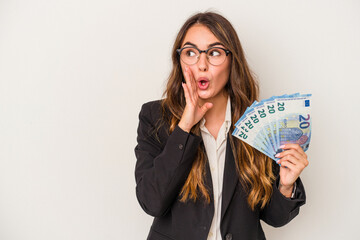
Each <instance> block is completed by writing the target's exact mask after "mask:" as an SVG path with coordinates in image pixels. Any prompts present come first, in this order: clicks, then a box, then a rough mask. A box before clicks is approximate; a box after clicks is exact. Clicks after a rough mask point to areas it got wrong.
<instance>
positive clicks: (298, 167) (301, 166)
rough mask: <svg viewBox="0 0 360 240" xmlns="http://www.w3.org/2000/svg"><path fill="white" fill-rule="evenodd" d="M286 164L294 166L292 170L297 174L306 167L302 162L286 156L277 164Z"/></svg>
mask: <svg viewBox="0 0 360 240" xmlns="http://www.w3.org/2000/svg"><path fill="white" fill-rule="evenodd" d="M286 162H288V163H291V164H292V165H293V166H294V169H293V170H296V171H297V172H299V173H300V172H302V170H303V169H304V168H305V167H306V165H305V164H304V163H303V162H302V161H300V160H299V159H297V158H296V157H294V156H292V155H287V156H285V157H283V158H282V159H280V160H279V161H278V162H277V163H278V164H281V165H284V163H286Z"/></svg>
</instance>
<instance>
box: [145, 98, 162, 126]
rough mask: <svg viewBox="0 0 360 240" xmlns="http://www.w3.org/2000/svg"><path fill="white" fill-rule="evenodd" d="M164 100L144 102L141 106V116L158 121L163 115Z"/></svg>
mask: <svg viewBox="0 0 360 240" xmlns="http://www.w3.org/2000/svg"><path fill="white" fill-rule="evenodd" d="M162 101H163V100H155V101H150V102H146V103H144V104H143V105H142V106H141V111H140V113H139V118H140V119H141V118H142V117H145V118H147V119H149V120H151V121H157V120H158V119H159V118H161V117H162V106H161V104H162Z"/></svg>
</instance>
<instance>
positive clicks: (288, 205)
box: [135, 100, 306, 240]
mask: <svg viewBox="0 0 360 240" xmlns="http://www.w3.org/2000/svg"><path fill="white" fill-rule="evenodd" d="M165 114H169V113H166V112H165ZM164 117H165V116H164V115H163V112H162V109H161V101H160V100H159V101H153V102H149V103H146V104H144V105H143V106H142V108H141V111H140V114H139V126H138V136H137V142H138V144H137V146H136V147H135V155H136V158H137V162H136V167H135V179H136V196H137V199H138V201H139V203H140V206H141V207H142V209H143V210H144V211H145V212H146V213H147V214H149V215H151V216H154V221H153V224H152V226H151V228H150V232H149V235H148V238H147V239H148V240H206V239H207V236H208V233H209V230H210V226H211V222H212V219H213V215H214V199H213V195H212V194H213V193H212V180H211V173H210V169H209V165H208V164H207V165H206V169H205V170H206V174H205V179H204V182H205V185H206V186H207V187H208V191H209V194H210V199H211V200H210V203H206V201H205V199H204V198H202V197H200V199H198V200H197V201H196V202H193V201H192V200H188V201H186V202H180V197H179V193H180V191H181V188H182V187H183V185H184V183H185V181H186V179H187V176H188V174H189V172H190V169H191V167H192V163H193V161H194V159H195V156H196V153H197V151H198V146H199V145H200V144H202V138H201V136H197V135H194V134H192V133H187V132H185V131H183V130H182V129H181V128H179V127H178V126H177V127H176V128H175V129H174V131H173V132H172V133H171V134H169V132H168V129H169V125H168V124H167V123H163V124H160V125H159V122H160V121H161V119H163V118H164ZM231 137H233V136H232V135H231V134H230V133H229V135H228V139H227V146H226V157H225V169H224V180H223V191H222V206H221V223H220V232H221V237H222V239H226V240H237V239H242V240H263V239H266V238H265V235H264V232H263V229H262V227H261V223H260V219H261V220H263V221H264V222H266V223H267V224H269V225H271V226H274V227H280V226H283V225H285V224H287V223H288V222H290V221H291V220H292V219H293V218H294V217H295V216H296V215H298V213H299V208H300V206H302V205H303V204H305V199H306V196H305V190H304V186H303V184H302V182H301V179H300V178H298V179H297V180H296V192H295V197H294V198H293V199H290V198H286V197H285V196H284V195H282V194H281V193H280V191H279V190H278V187H277V186H278V183H279V176H278V173H279V166H278V165H277V164H273V166H274V167H273V168H274V173H275V175H276V176H277V177H276V180H275V181H274V183H273V192H272V195H271V199H270V201H269V203H268V204H267V205H266V207H265V208H263V209H261V208H260V207H256V208H255V210H254V211H252V210H251V209H250V207H249V205H248V203H247V194H246V192H245V189H244V188H243V186H242V184H241V183H240V182H239V178H238V175H237V172H236V167H235V160H234V156H233V154H232V150H231V145H230V143H229V138H231Z"/></svg>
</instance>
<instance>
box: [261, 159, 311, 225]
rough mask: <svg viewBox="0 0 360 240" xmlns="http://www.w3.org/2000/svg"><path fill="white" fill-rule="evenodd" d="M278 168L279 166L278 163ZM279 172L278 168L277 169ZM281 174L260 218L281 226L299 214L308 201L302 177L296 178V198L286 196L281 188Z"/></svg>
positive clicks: (274, 184) (270, 223)
mask: <svg viewBox="0 0 360 240" xmlns="http://www.w3.org/2000/svg"><path fill="white" fill-rule="evenodd" d="M276 167H277V168H278V166H277V165H276ZM276 172H277V173H278V170H277V171H276ZM279 181H280V176H279V175H278V174H277V177H276V180H275V181H274V183H273V193H272V196H271V199H270V201H269V203H268V204H267V205H266V207H265V208H264V209H262V210H261V211H260V219H262V220H263V221H264V222H266V223H267V224H269V225H271V226H273V227H281V226H284V225H285V224H287V223H288V222H290V221H291V220H292V219H293V218H294V217H296V216H297V215H298V214H299V210H300V207H301V206H302V205H304V204H305V202H306V194H305V189H304V186H303V184H302V182H301V179H300V177H299V178H298V179H297V180H296V190H295V194H294V198H287V197H285V196H284V195H283V194H282V193H281V192H280V190H279V188H278V186H279Z"/></svg>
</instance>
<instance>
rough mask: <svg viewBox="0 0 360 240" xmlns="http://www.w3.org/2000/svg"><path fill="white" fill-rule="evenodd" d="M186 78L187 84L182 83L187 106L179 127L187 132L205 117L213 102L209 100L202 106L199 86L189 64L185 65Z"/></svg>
mask: <svg viewBox="0 0 360 240" xmlns="http://www.w3.org/2000/svg"><path fill="white" fill-rule="evenodd" d="M184 78H185V82H186V84H185V83H182V87H183V89H184V93H185V100H186V106H185V109H184V112H183V115H182V116H181V119H180V122H179V127H180V128H181V129H182V130H184V131H186V132H190V130H191V128H192V127H193V126H194V125H195V124H196V123H198V122H199V121H200V120H201V119H202V118H203V117H204V115H205V113H206V112H207V111H208V110H209V109H210V108H212V106H213V104H212V103H209V102H207V103H205V104H204V105H202V106H200V102H199V95H198V93H197V88H198V86H197V84H196V81H195V79H194V76H193V74H192V72H191V70H190V68H189V67H188V66H185V71H184Z"/></svg>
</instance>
